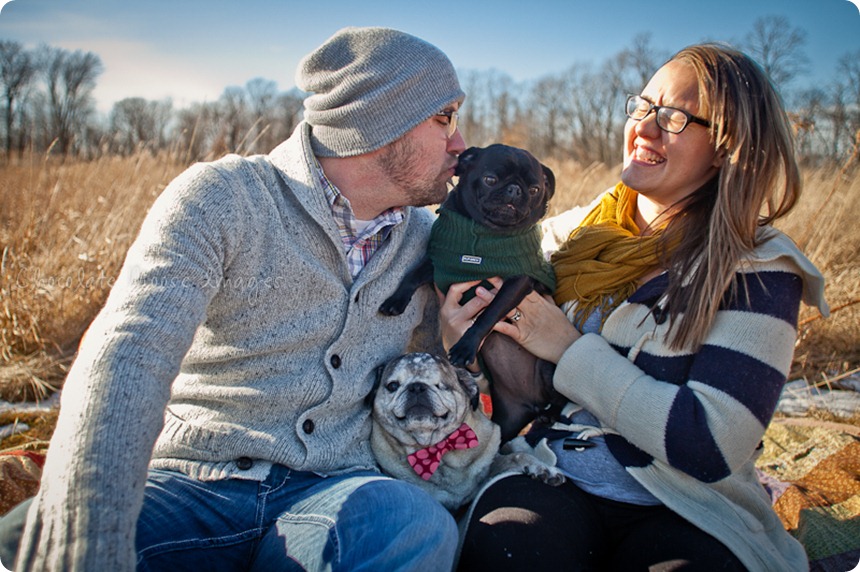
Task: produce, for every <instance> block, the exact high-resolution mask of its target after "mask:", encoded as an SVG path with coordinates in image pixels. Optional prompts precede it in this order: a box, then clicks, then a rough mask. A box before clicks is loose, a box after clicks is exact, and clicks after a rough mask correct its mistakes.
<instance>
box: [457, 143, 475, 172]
mask: <svg viewBox="0 0 860 572" xmlns="http://www.w3.org/2000/svg"><path fill="white" fill-rule="evenodd" d="M480 151H481V149H480V147H469V148H468V149H466V150H465V151H463V152H462V153H460V156H459V157H457V168H456V169H454V175H456V176H457V177H459V176H460V175H462V174H463V173H465V172H466V171H468V170H469V168H470V167H471V166H472V163H474V162H475V157H477V156H478V153H479V152H480Z"/></svg>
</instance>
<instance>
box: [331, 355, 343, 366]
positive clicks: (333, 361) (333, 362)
mask: <svg viewBox="0 0 860 572" xmlns="http://www.w3.org/2000/svg"><path fill="white" fill-rule="evenodd" d="M340 364H341V361H340V356H339V355H337V354H334V355H333V356H331V366H332V367H333V368H335V369H337V368H339V367H340Z"/></svg>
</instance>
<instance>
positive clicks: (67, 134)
mask: <svg viewBox="0 0 860 572" xmlns="http://www.w3.org/2000/svg"><path fill="white" fill-rule="evenodd" d="M41 54H42V61H43V65H44V67H43V71H44V74H45V83H46V85H47V94H48V105H49V111H50V122H51V125H50V129H51V133H52V135H53V136H54V137H55V138H56V141H57V145H58V146H59V149H60V152H61V153H62V154H63V155H67V154H68V153H69V151H71V149H72V144H73V142H74V139H75V136H76V135H79V134H82V133H83V131H84V128H85V126H86V122H87V121H88V119H89V117H90V115H91V114H92V112H93V98H92V92H93V89H94V88H95V85H96V78H97V77H98V76H99V75H100V74H101V72H102V70H103V66H102V62H101V58H99V57H98V56H97V55H96V54H94V53H92V52H82V51H80V50H77V51H74V52H70V51H68V50H64V49H62V48H53V47H43V48H42V50H41Z"/></svg>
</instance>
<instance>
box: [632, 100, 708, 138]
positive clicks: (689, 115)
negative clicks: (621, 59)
mask: <svg viewBox="0 0 860 572" xmlns="http://www.w3.org/2000/svg"><path fill="white" fill-rule="evenodd" d="M632 101H635V102H636V103H635V108H636V109H638V108H639V102H642V101H644V102H645V103H647V104H648V111H646V112H645V115H643V116H642V117H633V116H632V115H630V103H631V102H632ZM661 109H667V110H669V111H677V112H678V113H681V114H682V115H683V116H684V117H686V118H687V121H685V122H684V124H683V125H682V126H681V128H680V129H678V130H677V131H672V130H671V129H667V128H666V127H664V126H663V125H661V124H660V117H665V115H663V116H661V115H660V110H661ZM652 111H653V112H654V113H655V114H656V120H657V127H659V128H660V129H662V130H663V131H666V132H668V133H674V134H676V135H677V134H678V133H682V132H683V131H684V129H686V128H687V126H688V125H689V124H690V123H698V124H699V125H703V126H705V127H710V126H711V122H710V121H708V120H707V119H702V118H701V117H696V116H695V115H693V114H692V113H689V112H687V111H684V110H683V109H678V108H677V107H667V106H665V105H654V104H653V103H651V102H650V101H648V100H647V99H645V98H644V97H642V96H641V95H636V94H635V93H631V94H628V95H627V101H626V102H625V104H624V113H625V114H626V115H627V117H629V118H630V119H632V120H633V121H642V120H643V119H645V118H646V117H648V116H649V115H651V112H652Z"/></svg>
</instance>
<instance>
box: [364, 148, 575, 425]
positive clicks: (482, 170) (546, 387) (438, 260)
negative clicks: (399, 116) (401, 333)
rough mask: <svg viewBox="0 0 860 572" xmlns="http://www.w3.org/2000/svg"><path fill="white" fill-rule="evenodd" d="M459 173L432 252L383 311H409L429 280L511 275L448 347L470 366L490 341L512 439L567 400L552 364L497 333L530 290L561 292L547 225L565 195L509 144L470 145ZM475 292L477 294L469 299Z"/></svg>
mask: <svg viewBox="0 0 860 572" xmlns="http://www.w3.org/2000/svg"><path fill="white" fill-rule="evenodd" d="M455 174H456V175H457V176H458V177H459V179H458V183H457V186H456V187H455V188H454V189H453V190H452V191H451V192H450V193H449V194H448V197H447V198H446V199H445V201H444V202H443V203H442V205H441V206H440V208H439V211H438V212H439V218H438V219H437V220H436V222H435V223H434V225H433V229H432V231H431V234H430V243H429V245H428V251H427V256H426V257H425V258H424V259H423V260H422V261H421V263H420V264H419V265H418V266H417V267H416V268H414V269H413V270H411V271H410V272H409V273H408V274H407V275H406V277H405V278H404V280H403V282H402V283H401V284H400V286H399V287H398V288H397V290H396V291H395V292H394V294H393V295H392V296H391V297H389V298H388V299H387V300H385V302H383V303H382V305H381V306H380V308H379V311H380V312H381V313H382V314H385V315H388V316H394V315H398V314H401V313H402V312H403V311H404V310H405V309H406V306H407V305H408V304H409V301H410V300H411V299H412V295H413V294H414V293H415V291H416V290H417V289H418V288H419V287H420V286H422V285H424V284H431V283H434V282H435V284H436V286H438V287H439V289H440V290H441V291H442V292H447V291H448V288H449V287H450V285H451V284H453V283H456V282H466V281H472V280H478V279H487V278H491V277H493V276H500V277H502V278H503V279H504V284H503V285H502V287H501V288H500V289H499V292H498V293H497V294H496V297H495V299H494V300H493V302H492V303H491V304H490V305H489V306H487V308H486V309H485V310H484V312H483V313H481V315H480V316H478V318H477V319H476V320H475V323H474V324H473V325H472V326H471V327H470V328H469V329H468V330H467V331H466V332H465V334H463V337H462V338H461V339H460V340H459V341H458V342H457V343H456V344H455V345H454V346H453V347H452V348H451V350H450V352H449V354H448V358H449V360H450V361H451V363H452V364H454V365H457V366H464V365H466V364H469V363H471V362H472V361H474V360H475V358H476V357H477V356H478V348H480V359H481V365H482V368H483V370H484V371H485V373H487V377H488V378H489V379H490V396H491V398H492V403H493V416H492V420H493V421H494V422H495V423H497V424H498V425H499V426H500V428H501V437H502V441H503V442H504V441H508V440H510V439H512V438H513V437H515V436H516V435H517V434H518V433H519V431H520V430H521V429H522V428H523V427H525V426H526V425H527V424H528V423H529V422H531V421H532V420H534V419H535V418H536V417H537V416H538V415H541V414H542V413H544V412H545V411H546V410H547V409H548V407H549V405H550V404H557V403H559V402H560V399H561V397H560V396H559V395H558V394H557V393H556V392H555V391H554V390H553V389H552V373H553V370H554V366H553V365H552V364H550V363H548V362H545V361H543V360H539V359H538V358H536V357H535V356H533V355H532V354H531V353H529V352H527V351H526V350H524V349H523V348H522V347H521V346H520V345H519V344H517V343H516V342H514V341H513V340H512V339H511V338H509V337H507V336H504V335H500V334H498V333H496V332H493V331H492V329H493V326H494V325H495V323H496V322H498V321H499V320H502V319H505V317H506V316H507V314H508V313H509V312H510V311H511V310H513V309H514V308H515V307H516V306H517V304H519V303H520V302H521V301H522V300H523V298H524V297H525V296H526V295H527V294H528V293H529V292H531V291H532V290H536V291H537V292H539V293H541V294H551V293H552V291H553V290H554V288H555V274H554V273H553V271H552V266H551V265H550V264H549V263H548V262H547V261H546V260H545V259H544V257H543V253H542V252H541V247H540V242H541V230H540V225H539V224H538V223H539V221H540V219H541V218H543V216H544V215H545V214H546V210H547V204H548V201H549V199H550V198H551V197H552V196H553V194H554V193H555V175H554V174H553V172H552V170H551V169H549V168H548V167H546V166H545V165H543V164H541V163H540V161H538V160H537V159H536V158H535V157H534V156H533V155H531V153H529V152H528V151H525V150H523V149H518V148H516V147H510V146H507V145H490V146H489V147H486V148H478V147H471V148H469V149H467V150H466V151H465V152H463V153H462V154H461V155H460V157H459V162H458V165H457V169H456V172H455ZM485 286H487V287H489V288H491V287H492V286H491V285H490V284H489V283H486V284H485ZM473 295H474V294H473V293H471V294H470V293H467V294H466V295H464V296H463V299H462V300H461V301H460V303H461V304H463V303H465V302H466V301H467V300H468V299H469V298H470V297H471V296H473ZM482 340H483V341H484V343H483V346H482V345H481V341H482Z"/></svg>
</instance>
